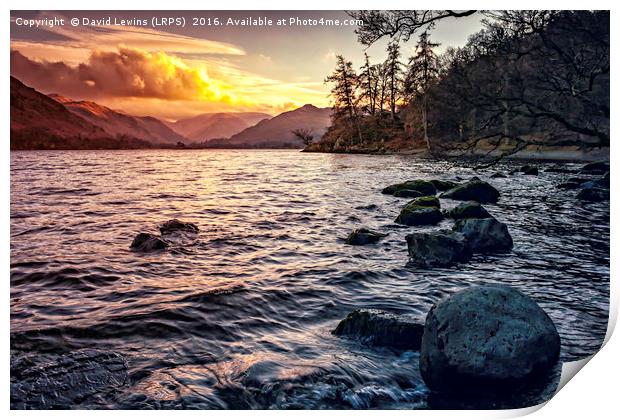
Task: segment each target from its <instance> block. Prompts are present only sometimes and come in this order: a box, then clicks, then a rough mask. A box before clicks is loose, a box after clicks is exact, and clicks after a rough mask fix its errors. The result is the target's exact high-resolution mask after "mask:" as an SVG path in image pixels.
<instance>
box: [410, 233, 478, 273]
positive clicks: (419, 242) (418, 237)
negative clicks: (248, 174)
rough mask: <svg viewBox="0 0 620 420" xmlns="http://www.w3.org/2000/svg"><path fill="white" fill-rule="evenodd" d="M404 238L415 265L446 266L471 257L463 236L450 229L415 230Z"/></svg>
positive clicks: (422, 266)
mask: <svg viewBox="0 0 620 420" xmlns="http://www.w3.org/2000/svg"><path fill="white" fill-rule="evenodd" d="M406 239H407V249H408V250H409V258H410V262H411V264H413V265H414V266H416V267H421V268H432V267H448V266H451V265H454V264H457V263H464V262H467V261H469V260H470V259H471V257H472V252H471V248H470V246H469V244H468V243H467V239H466V238H465V236H464V235H463V234H461V233H458V232H454V231H451V230H447V229H445V230H438V231H434V232H415V233H412V234H409V235H407V236H406Z"/></svg>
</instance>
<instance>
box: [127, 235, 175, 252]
mask: <svg viewBox="0 0 620 420" xmlns="http://www.w3.org/2000/svg"><path fill="white" fill-rule="evenodd" d="M129 247H130V248H131V249H133V250H134V251H140V252H152V251H159V250H162V249H165V248H168V242H166V241H165V240H163V239H162V238H160V237H159V236H157V235H153V234H152V233H138V234H137V235H136V237H135V238H134V239H133V242H131V245H130V246H129Z"/></svg>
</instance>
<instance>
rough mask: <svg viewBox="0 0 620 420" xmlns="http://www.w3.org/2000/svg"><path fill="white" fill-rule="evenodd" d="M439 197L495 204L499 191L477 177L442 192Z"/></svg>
mask: <svg viewBox="0 0 620 420" xmlns="http://www.w3.org/2000/svg"><path fill="white" fill-rule="evenodd" d="M441 197H442V198H451V199H453V200H463V201H477V202H479V203H497V200H498V199H499V191H497V190H496V189H495V187H493V186H492V185H490V184H489V183H487V182H484V181H482V180H480V179H479V178H478V177H473V178H472V179H470V180H469V181H467V182H466V183H464V184H459V185H457V186H456V187H454V188H452V189H450V190H448V191H446V192H444V193H443V194H442V195H441Z"/></svg>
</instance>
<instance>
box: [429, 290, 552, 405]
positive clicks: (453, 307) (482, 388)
mask: <svg viewBox="0 0 620 420" xmlns="http://www.w3.org/2000/svg"><path fill="white" fill-rule="evenodd" d="M559 354H560V336H559V335H558V332H557V330H556V328H555V325H554V324H553V322H552V321H551V319H550V318H549V316H548V315H547V314H546V313H545V311H544V310H542V308H540V306H538V305H537V304H536V302H534V301H533V300H532V299H530V298H529V297H527V296H525V295H523V294H522V293H520V292H519V291H517V290H516V289H513V288H511V287H508V286H499V285H498V286H474V287H468V288H466V289H464V290H461V291H459V292H457V293H455V294H453V295H452V296H450V297H449V298H447V299H446V300H444V301H442V302H440V303H438V304H436V305H435V306H433V307H432V308H431V310H430V311H429V313H428V315H427V317H426V324H425V326H424V335H423V337H422V346H421V350H420V372H421V373H422V378H423V379H424V382H426V384H427V385H428V387H429V388H430V389H431V390H433V391H436V392H440V393H447V394H457V395H458V394H478V395H485V394H489V393H491V394H496V393H497V394H501V393H511V392H514V391H515V390H517V389H519V388H521V387H523V386H526V385H528V384H531V383H537V382H544V381H545V380H547V379H548V377H549V375H550V373H551V370H552V369H553V367H554V366H555V365H556V363H557V362H558V358H559Z"/></svg>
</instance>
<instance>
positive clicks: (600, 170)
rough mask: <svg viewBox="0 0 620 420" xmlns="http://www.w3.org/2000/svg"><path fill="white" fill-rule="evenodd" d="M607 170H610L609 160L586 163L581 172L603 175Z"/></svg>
mask: <svg viewBox="0 0 620 420" xmlns="http://www.w3.org/2000/svg"><path fill="white" fill-rule="evenodd" d="M605 172H609V163H608V162H592V163H588V164H587V165H584V166H583V167H582V168H581V171H580V172H579V173H582V174H591V175H603V174H604V173H605Z"/></svg>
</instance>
